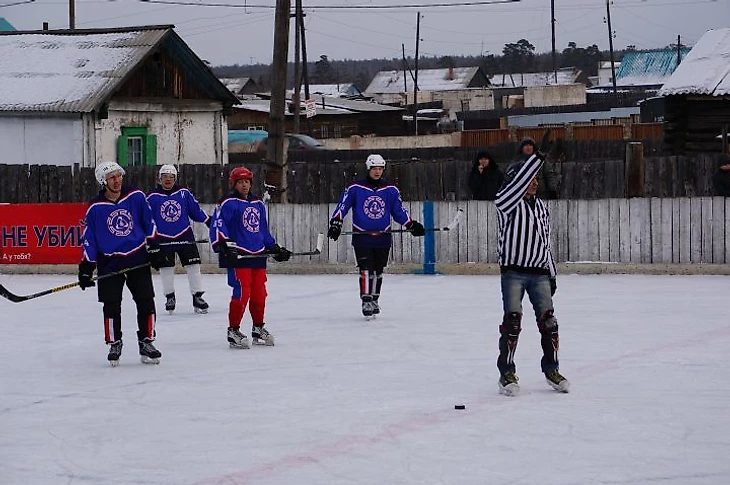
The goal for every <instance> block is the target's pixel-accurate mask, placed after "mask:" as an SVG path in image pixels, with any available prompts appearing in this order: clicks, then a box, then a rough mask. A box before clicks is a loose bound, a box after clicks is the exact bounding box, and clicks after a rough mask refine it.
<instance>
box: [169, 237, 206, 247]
mask: <svg viewBox="0 0 730 485" xmlns="http://www.w3.org/2000/svg"><path fill="white" fill-rule="evenodd" d="M207 242H208V240H207V239H196V240H195V241H170V242H163V243H160V246H178V245H186V244H203V243H207Z"/></svg>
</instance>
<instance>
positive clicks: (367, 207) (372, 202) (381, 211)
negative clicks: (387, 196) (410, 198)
mask: <svg viewBox="0 0 730 485" xmlns="http://www.w3.org/2000/svg"><path fill="white" fill-rule="evenodd" d="M362 211H363V212H364V213H365V215H366V216H367V217H368V218H369V219H381V218H382V217H383V216H384V215H385V201H384V200H383V199H382V198H381V197H380V196H378V195H371V196H370V197H368V198H367V199H365V202H364V203H363V204H362Z"/></svg>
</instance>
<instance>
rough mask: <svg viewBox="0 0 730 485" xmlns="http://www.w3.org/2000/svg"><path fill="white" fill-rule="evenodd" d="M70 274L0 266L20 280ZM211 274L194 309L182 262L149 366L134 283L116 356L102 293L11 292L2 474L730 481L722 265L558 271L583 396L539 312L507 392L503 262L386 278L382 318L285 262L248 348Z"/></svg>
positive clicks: (728, 290) (230, 482) (307, 480)
mask: <svg viewBox="0 0 730 485" xmlns="http://www.w3.org/2000/svg"><path fill="white" fill-rule="evenodd" d="M155 278H156V279H155V285H156V289H157V291H158V294H159V295H158V298H157V306H158V308H163V307H164V305H163V298H162V295H161V293H162V291H161V289H160V285H159V283H160V282H159V279H157V277H155ZM73 280H74V279H73V276H68V275H66V276H63V275H62V276H46V275H41V276H29V275H12V276H11V275H0V282H2V284H4V285H5V286H6V287H8V289H10V290H11V291H13V292H15V293H19V294H28V293H35V292H37V291H41V290H44V289H47V288H50V287H52V286H56V285H60V284H64V283H67V282H71V281H73ZM204 284H205V288H206V290H207V291H206V294H205V298H206V299H207V300H208V302H209V303H210V305H211V311H210V313H209V314H207V315H196V314H194V313H193V311H192V305H191V301H190V298H189V295H187V293H188V291H187V280H186V278H185V277H184V276H180V275H179V276H177V278H176V287H177V288H176V289H177V295H178V310H177V312H176V313H175V314H174V315H168V314H166V313H164V312H161V313H160V315H159V318H158V326H157V329H158V340H157V342H156V344H157V346H158V348H159V349H160V350H161V351H162V354H163V357H162V363H161V364H160V365H159V366H153V365H143V364H141V363H140V362H139V356H138V353H137V348H136V342H135V338H134V330H135V327H136V324H135V321H134V307H133V305H132V302H131V299H130V297H129V294H128V293H126V290H125V304H124V307H123V318H124V324H123V328H124V330H125V331H126V332H127V333H126V338H125V347H124V353H123V355H122V359H121V365H120V366H119V367H116V368H112V367H110V366H109V364H108V363H107V361H106V352H107V347H106V346H105V345H104V341H103V330H102V319H101V305H100V304H99V303H97V302H96V292H95V289H91V290H87V291H85V292H82V291H80V290H79V289H78V288H74V289H70V290H67V291H63V292H59V293H56V294H53V295H49V296H45V297H42V298H38V299H36V300H31V301H27V302H23V303H11V302H9V301H6V300H1V301H0V315H1V317H0V319H1V320H2V338H0V376H1V377H0V483H2V484H4V485H81V484H105V485H122V484H124V485H127V484H145V485H163V484H164V485H188V484H189V485H214V484H216V485H236V484H267V485H268V484H271V485H273V484H277V485H299V484H301V485H348V484H352V485H369V484H373V485H375V484H378V485H394V484H403V485H410V484H412V485H423V484H433V485H451V484H453V485H467V484H473V485H484V484H491V483H500V484H524V485H531V484H540V485H551V484H555V485H586V484H632V485H638V484H646V485H656V484H666V485H669V484H677V485H680V484H681V485H694V484H707V485H716V484H722V483H728V482H729V481H730V462H729V461H728V456H730V418H729V417H728V413H729V412H730V370H729V367H728V362H729V360H730V318H729V316H728V315H729V313H730V312H729V311H728V307H729V303H728V302H729V301H730V299H729V297H728V295H730V278H728V277H726V276H623V275H620V276H619V275H604V276H599V275H590V276H588V275H584V276H579V275H563V276H560V277H559V279H558V285H559V287H558V293H557V295H556V298H555V306H556V316H557V317H558V320H559V322H560V331H561V334H560V336H561V353H560V355H561V371H562V372H563V374H564V375H565V376H566V377H567V378H568V379H569V380H570V381H571V384H572V387H571V392H570V394H558V393H556V392H555V391H553V390H551V389H550V388H549V387H548V386H547V384H546V383H545V381H544V379H543V377H542V375H541V374H540V367H539V359H540V349H539V338H538V337H539V336H538V332H537V328H536V326H535V325H534V319H533V317H532V314H531V310H530V309H529V308H526V315H527V317H526V318H525V319H524V323H523V331H522V334H521V338H520V345H519V347H518V350H517V356H516V362H517V372H518V375H519V376H520V384H521V386H522V394H521V395H520V396H518V397H514V398H510V397H505V396H502V395H499V394H498V392H497V387H496V381H497V370H496V367H495V361H496V357H497V354H496V350H497V339H498V324H499V322H500V320H501V314H502V311H501V300H500V293H499V279H498V277H496V276H418V275H386V279H385V283H384V286H383V296H382V297H381V306H382V309H383V313H382V314H381V315H380V316H379V317H378V318H377V319H376V320H372V321H368V322H366V321H364V319H363V317H362V316H361V315H360V309H359V299H358V296H357V277H356V275H352V274H351V275H321V276H296V275H270V276H269V287H268V288H269V300H268V307H267V322H268V328H269V330H270V331H271V332H272V333H274V334H275V335H276V338H277V340H276V346H275V347H253V348H251V349H249V350H234V349H229V348H228V344H227V342H226V327H227V305H228V300H229V297H230V293H229V289H228V287H227V286H226V283H225V276H223V275H206V276H204ZM250 324H251V323H250V318H249V316H248V315H247V316H246V319H245V320H244V328H243V329H242V330H245V332H246V333H247V334H250ZM456 404H464V405H465V406H466V409H465V410H463V411H459V410H455V409H454V405H456Z"/></svg>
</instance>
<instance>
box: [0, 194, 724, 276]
mask: <svg viewBox="0 0 730 485" xmlns="http://www.w3.org/2000/svg"><path fill="white" fill-rule="evenodd" d="M432 204H433V212H434V215H433V216H434V225H435V226H436V227H443V226H446V225H448V224H449V223H450V222H451V221H452V220H453V218H454V216H455V214H456V210H457V209H458V208H461V209H463V210H464V215H463V218H462V220H461V222H460V224H459V225H458V226H457V227H456V228H455V229H454V230H453V231H449V232H445V231H439V232H436V233H434V234H433V235H434V243H435V255H436V259H435V261H436V265H435V266H436V271H437V272H441V273H464V274H469V273H486V274H490V273H492V272H495V273H496V270H495V268H496V264H495V263H496V262H497V215H496V211H495V208H494V203H493V202H490V201H462V202H432ZM547 204H548V207H549V208H550V213H551V217H552V225H553V234H552V245H553V253H554V255H555V258H556V260H557V261H558V262H559V263H564V264H560V268H561V272H566V271H567V272H607V273H626V272H628V273H634V272H636V273H653V272H657V273H661V274H666V273H678V274H690V273H691V274H711V273H712V274H718V273H719V274H727V267H726V266H724V265H727V264H728V263H730V225H728V224H726V221H727V219H728V217H729V216H730V199H726V198H723V197H696V198H666V199H659V198H651V199H647V198H635V199H598V200H551V201H547ZM404 206H405V207H406V208H407V209H408V210H409V212H410V213H411V215H412V216H413V217H414V218H415V219H418V220H423V203H422V202H407V201H406V202H404ZM334 207H335V204H312V205H302V204H285V205H282V204H269V206H268V211H269V226H270V228H271V230H272V232H273V234H274V236H275V237H276V239H277V242H278V243H279V244H281V245H282V246H285V247H287V248H289V249H291V250H293V251H307V250H310V249H313V248H314V247H315V245H316V240H317V234H318V233H319V232H323V233H326V232H327V225H328V221H329V216H330V214H331V213H332V212H333V210H334ZM203 208H204V209H205V210H206V211H208V212H211V211H212V209H213V206H212V205H211V204H204V205H203ZM396 226H397V224H396ZM194 228H195V235H196V238H207V237H208V233H207V228H206V227H205V226H204V225H203V224H194ZM342 229H343V231H349V230H351V229H352V225H351V217H347V218H346V219H345V223H344V225H343V228H342ZM423 245H424V240H423V238H414V237H412V236H411V235H410V234H408V233H395V234H393V248H392V250H391V259H390V265H389V271H390V272H422V271H423V263H424V249H423ZM198 247H199V249H200V253H201V259H202V262H203V265H204V269H205V270H206V271H217V268H216V263H217V255H215V254H214V253H213V252H212V250H211V248H210V245H209V244H200V245H198ZM695 265H700V266H699V267H696V268H695V267H694V266H695ZM27 266H28V267H27V268H19V267H16V266H14V265H0V272H30V273H34V272H41V273H45V272H67V270H66V269H65V268H64V267H63V266H59V267H58V268H55V269H54V267H53V266H34V265H27ZM354 267H355V257H354V253H353V251H352V247H351V245H350V239H349V237H347V236H342V237H340V239H339V240H338V241H336V242H335V241H331V240H329V239H326V242H325V245H324V248H323V251H322V254H320V255H318V256H307V257H296V258H292V261H290V262H288V263H282V264H277V263H274V262H272V263H271V264H270V265H269V268H270V271H271V272H272V273H277V272H286V273H296V272H302V273H328V272H331V273H335V272H350V271H354ZM70 268H71V269H70V270H69V271H68V272H71V273H73V272H75V271H76V268H75V267H73V266H72V267H70Z"/></svg>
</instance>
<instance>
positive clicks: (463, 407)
mask: <svg viewBox="0 0 730 485" xmlns="http://www.w3.org/2000/svg"><path fill="white" fill-rule="evenodd" d="M454 409H459V410H462V409H466V406H464V405H463V404H456V405H454Z"/></svg>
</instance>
